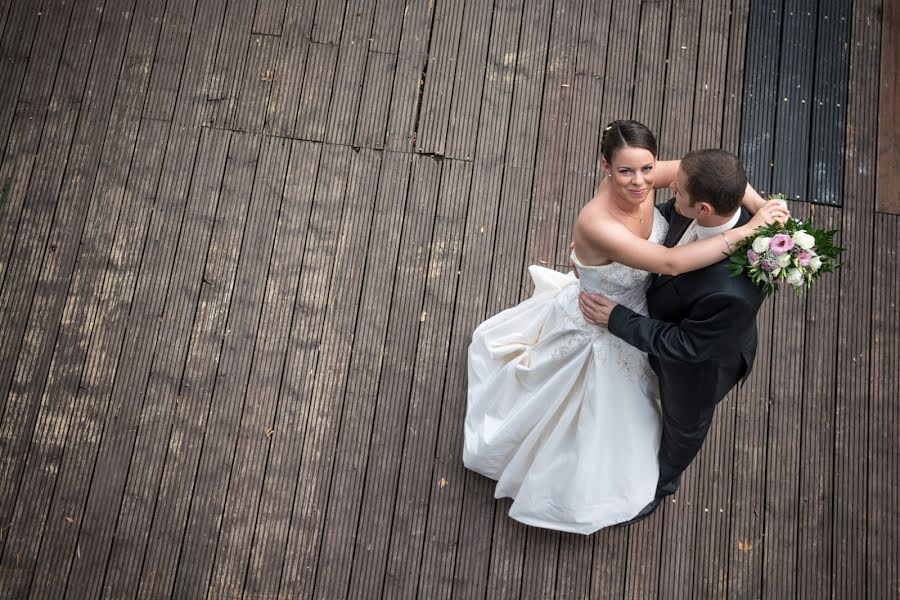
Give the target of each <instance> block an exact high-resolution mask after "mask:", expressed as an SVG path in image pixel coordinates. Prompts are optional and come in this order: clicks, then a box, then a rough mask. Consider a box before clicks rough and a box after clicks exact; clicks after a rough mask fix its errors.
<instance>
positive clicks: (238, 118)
mask: <svg viewBox="0 0 900 600" xmlns="http://www.w3.org/2000/svg"><path fill="white" fill-rule="evenodd" d="M280 44H281V39H280V38H277V37H273V36H269V35H262V36H260V35H257V36H254V37H253V39H252V40H251V42H250V49H249V51H248V54H249V56H248V57H247V69H246V72H245V73H244V76H243V78H242V79H241V91H240V94H239V96H238V99H237V102H236V105H235V107H234V113H233V114H232V115H231V116H230V117H229V122H230V124H231V125H230V127H231V128H232V129H237V130H238V131H254V132H261V131H263V127H264V124H265V121H266V113H267V112H268V104H269V96H270V94H271V93H272V86H273V83H274V81H275V78H276V77H278V71H277V61H278V51H279V49H280Z"/></svg>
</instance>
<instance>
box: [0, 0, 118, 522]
mask: <svg viewBox="0 0 900 600" xmlns="http://www.w3.org/2000/svg"><path fill="white" fill-rule="evenodd" d="M133 7H134V3H133V0H122V3H121V4H119V5H118V6H111V7H110V8H111V9H112V10H110V11H109V12H107V13H106V16H105V18H103V19H102V20H101V23H100V26H99V33H98V34H96V54H95V56H96V57H97V60H91V59H89V60H91V67H90V72H89V75H88V77H87V81H86V84H85V88H83V89H84V94H85V96H86V97H87V98H89V99H90V101H89V102H87V103H86V104H85V106H84V110H82V111H81V112H80V114H79V115H78V116H77V117H76V118H77V123H78V125H77V128H76V129H75V132H74V136H73V138H71V144H72V146H71V149H70V155H69V156H68V157H67V159H64V163H63V164H64V165H65V175H64V176H63V177H62V181H60V183H59V185H60V188H59V189H58V190H56V191H50V193H51V194H54V196H50V197H44V198H40V199H39V200H37V202H35V205H34V209H35V212H32V211H31V210H29V209H31V208H32V207H31V206H28V207H26V211H25V213H24V214H23V217H24V219H31V218H33V219H34V220H35V221H38V222H40V221H45V222H46V221H49V223H48V224H47V225H46V226H45V229H43V230H39V231H31V232H30V233H31V234H32V236H34V237H32V239H31V240H29V241H30V242H31V243H32V244H34V245H35V246H37V247H35V250H36V251H37V252H41V253H43V254H44V256H43V259H42V260H35V262H34V263H33V267H32V268H33V271H32V272H31V273H29V276H28V278H27V279H26V280H21V279H20V280H19V281H20V283H21V284H22V287H23V288H26V289H28V288H29V287H30V289H31V290H32V293H33V296H32V297H31V298H30V301H31V306H30V307H29V309H28V310H27V311H23V312H22V313H21V315H20V316H19V318H20V319H22V320H24V321H25V323H24V324H25V326H24V328H22V329H21V330H20V331H21V333H19V334H18V335H21V338H20V337H18V336H17V335H9V336H8V337H7V340H8V341H9V342H10V343H11V345H15V346H18V350H19V353H18V357H17V360H16V361H15V371H14V374H13V381H12V384H11V386H10V393H9V396H8V399H7V404H6V406H7V411H6V413H5V414H4V420H3V432H4V435H3V438H2V439H3V441H4V442H5V444H6V447H7V448H8V449H10V457H9V458H8V459H7V460H6V461H4V463H3V473H2V476H0V477H2V479H3V480H4V481H5V482H7V483H8V484H11V485H13V486H16V487H18V482H19V481H20V479H21V476H22V469H23V467H24V463H25V459H26V456H27V453H28V448H29V446H30V444H31V437H32V433H33V431H34V427H35V424H36V420H37V414H38V408H39V406H38V403H39V400H38V398H40V397H41V395H42V391H43V389H44V384H45V382H46V378H47V371H48V370H49V369H50V359H51V357H52V355H53V348H54V347H55V345H56V336H57V333H58V331H59V324H60V321H61V319H62V317H63V315H62V312H63V307H64V305H65V300H66V293H67V287H68V284H69V281H70V278H71V275H72V270H73V268H74V263H75V260H76V258H77V256H78V252H79V248H80V241H81V239H80V238H81V235H82V231H83V229H84V222H85V216H86V214H87V212H88V205H89V202H90V197H91V192H92V188H93V185H94V182H95V179H96V176H97V170H98V163H99V161H100V152H101V149H102V143H101V144H98V143H97V140H98V139H99V140H103V139H104V137H105V130H106V127H107V124H108V122H109V118H110V111H111V108H112V103H113V96H114V93H115V89H116V88H115V87H114V86H109V85H107V82H108V81H109V80H110V79H116V76H117V75H118V73H119V69H120V67H121V61H122V57H123V54H124V50H125V43H126V41H127V38H128V31H129V28H130V26H131V19H130V13H131V10H132V9H133ZM123 14H124V15H125V16H124V17H123ZM92 25H95V26H96V24H92ZM92 33H93V32H92ZM76 93H78V92H76ZM63 143H65V142H63ZM61 167H62V165H58V166H57V168H61ZM29 225H30V223H28V222H27V221H24V220H23V226H25V227H26V231H28V229H27V228H28V226H29ZM41 244H46V247H47V252H46V253H44V252H43V249H42V248H40V245H41ZM19 247H20V248H21V246H19ZM26 252H27V250H26ZM35 258H37V257H35ZM32 278H33V279H35V280H36V281H34V282H33V283H32ZM14 281H15V280H12V281H9V282H7V283H8V284H9V283H13V282H14ZM13 289H14V288H13ZM19 344H21V345H19ZM6 427H10V431H8V432H7V430H6ZM7 433H9V434H11V435H6V434H7ZM5 487H6V486H4V488H5ZM15 496H16V494H15V493H14V492H12V493H10V492H8V491H7V490H6V489H3V491H2V492H0V497H2V498H3V500H2V501H0V515H4V517H6V516H8V515H10V514H11V513H12V511H13V508H14V506H15Z"/></svg>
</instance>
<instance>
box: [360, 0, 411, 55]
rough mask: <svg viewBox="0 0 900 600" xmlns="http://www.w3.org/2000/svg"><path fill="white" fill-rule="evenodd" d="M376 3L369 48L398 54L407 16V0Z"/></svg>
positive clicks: (382, 0)
mask: <svg viewBox="0 0 900 600" xmlns="http://www.w3.org/2000/svg"><path fill="white" fill-rule="evenodd" d="M376 4H377V5H376V7H375V19H374V21H373V24H372V39H370V40H369V50H373V51H375V52H383V53H395V54H396V52H397V48H399V47H400V36H401V34H402V32H403V23H404V20H405V16H406V0H381V1H380V2H377V3H376Z"/></svg>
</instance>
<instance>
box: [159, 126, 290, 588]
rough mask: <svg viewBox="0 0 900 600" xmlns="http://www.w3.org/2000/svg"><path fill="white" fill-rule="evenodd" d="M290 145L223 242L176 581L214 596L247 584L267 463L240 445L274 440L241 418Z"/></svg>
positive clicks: (262, 170) (262, 161)
mask: <svg viewBox="0 0 900 600" xmlns="http://www.w3.org/2000/svg"><path fill="white" fill-rule="evenodd" d="M289 150H290V146H289V142H288V141H287V140H284V139H279V138H268V139H267V140H265V142H264V143H263V147H262V149H261V151H260V156H259V162H258V164H257V166H256V177H255V180H254V184H253V191H252V197H251V200H250V206H249V208H248V209H247V210H248V214H247V217H246V225H245V226H244V227H243V236H242V238H241V240H240V243H239V244H238V245H237V247H235V244H222V249H223V250H225V249H226V248H228V247H229V246H231V249H230V250H228V252H230V253H233V259H234V261H235V264H236V267H237V269H236V274H235V275H234V283H233V288H232V292H231V301H230V304H229V309H228V313H227V320H223V325H224V327H223V329H222V333H223V334H224V339H223V340H222V341H221V351H220V354H219V356H218V357H216V358H217V360H216V361H215V362H214V363H210V364H209V366H208V367H207V368H206V369H204V370H205V371H206V372H207V373H210V374H211V373H214V374H215V378H214V380H213V381H211V382H210V383H211V384H212V385H211V388H212V389H210V392H212V394H211V397H210V398H209V399H207V400H206V401H207V402H210V401H212V403H211V404H209V405H208V411H209V412H208V415H209V416H208V417H207V423H206V426H205V431H204V439H203V445H202V453H201V455H200V461H199V468H198V470H197V472H196V474H195V475H194V476H193V479H194V480H195V483H194V485H193V488H192V492H190V493H191V494H192V496H193V500H192V506H191V513H190V517H189V520H188V523H187V532H186V534H185V538H184V540H185V541H184V542H183V543H182V546H183V550H182V556H181V559H180V565H179V569H180V570H181V572H182V574H187V575H188V577H187V579H186V580H185V581H183V582H176V588H180V589H187V590H191V593H195V590H204V589H207V587H208V588H209V591H208V594H209V595H210V596H212V597H226V596H234V595H240V593H241V591H242V590H243V585H244V575H245V571H246V564H247V559H248V558H249V554H250V548H251V546H252V536H253V530H254V524H255V516H256V515H255V506H256V503H257V502H258V500H259V492H260V489H261V482H262V477H263V475H264V471H263V470H261V469H260V464H259V462H255V461H254V462H253V463H252V466H249V465H248V462H247V460H246V459H247V457H246V456H240V457H238V456H237V455H236V452H237V449H238V446H239V444H240V440H242V439H247V440H248V441H249V440H250V439H252V438H255V440H254V441H256V440H261V441H263V442H265V441H266V440H267V433H266V431H267V427H265V426H262V424H261V423H260V424H259V426H257V427H254V429H253V430H252V431H250V430H247V429H244V427H243V425H242V421H243V419H244V418H250V419H252V416H251V414H248V413H252V412H253V411H254V410H255V406H256V398H252V397H249V396H246V391H247V385H248V381H249V377H250V370H251V362H252V360H253V356H254V350H255V348H254V343H253V342H254V340H256V339H257V332H258V328H259V318H260V311H261V309H262V303H263V294H264V292H265V284H266V278H267V272H268V268H269V264H270V261H271V256H272V239H273V236H274V234H275V229H276V226H277V221H278V212H279V207H280V205H281V200H282V197H283V191H284V183H285V175H286V169H287V165H288V158H289ZM238 252H239V253H240V255H239V257H238ZM189 361H190V359H189ZM207 377H208V375H207ZM201 397H202V396H201ZM269 435H272V434H269ZM241 446H243V445H241ZM240 467H244V468H243V469H241V468H240ZM195 468H197V467H195ZM252 473H255V474H256V475H255V476H254V475H253V474H252ZM181 495H182V497H183V496H184V495H186V494H181ZM248 505H249V506H248ZM251 508H252V511H251ZM197 540H199V541H200V542H201V543H200V544H199V546H200V547H202V548H203V554H204V555H203V556H201V557H191V556H190V555H186V554H185V552H184V551H185V550H187V549H189V548H190V546H188V547H184V546H185V544H186V543H187V542H190V541H194V542H195V543H196V541H197ZM223 565H224V566H225V568H224V570H223V568H222V566H223ZM207 580H208V581H209V585H207V584H206V583H207Z"/></svg>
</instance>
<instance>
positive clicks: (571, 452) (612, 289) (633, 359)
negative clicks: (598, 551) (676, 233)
mask: <svg viewBox="0 0 900 600" xmlns="http://www.w3.org/2000/svg"><path fill="white" fill-rule="evenodd" d="M600 150H601V154H602V157H603V158H602V160H601V166H602V168H603V170H604V171H605V173H606V176H605V177H604V178H603V181H602V182H601V183H600V185H599V186H598V188H597V190H596V192H595V194H594V197H593V198H592V199H591V200H590V201H589V202H588V203H587V204H586V205H585V206H584V208H582V210H581V212H580V213H579V215H578V219H577V220H576V223H575V230H574V244H573V247H574V249H573V252H572V255H571V261H572V264H573V265H574V266H575V269H576V272H573V273H569V274H562V273H559V272H557V271H553V270H550V269H545V268H542V267H539V266H531V267H529V273H530V275H531V277H532V279H533V280H534V294H533V295H532V297H531V298H529V299H527V300H525V301H524V302H522V303H521V304H519V305H517V306H515V307H513V308H510V309H508V310H505V311H503V312H501V313H500V314H498V315H495V316H494V317H492V318H490V319H488V320H487V321H485V322H484V323H482V324H481V325H479V326H478V328H477V329H476V330H475V333H474V334H473V337H472V343H471V345H470V347H469V356H468V371H469V373H468V374H469V389H468V406H467V412H466V422H465V445H464V449H463V461H464V463H465V465H466V467H467V468H469V469H471V470H473V471H477V472H478V473H481V474H482V475H485V476H487V477H490V478H491V479H495V480H496V481H497V488H496V492H495V494H494V495H495V497H497V498H503V497H509V498H513V499H514V502H513V504H512V507H511V508H510V511H509V516H510V517H512V518H513V519H516V520H517V521H521V522H522V523H525V524H528V525H533V526H536V527H545V528H549V529H557V530H561V531H570V532H575V533H582V534H590V533H593V532H595V531H597V530H598V529H601V528H603V527H607V526H609V525H613V524H615V523H621V522H624V521H627V520H629V519H631V518H632V517H634V516H635V515H636V514H637V513H638V512H639V511H640V510H641V509H642V508H643V507H644V506H646V505H647V504H648V503H649V502H650V501H651V500H652V499H653V497H654V494H655V490H656V485H657V478H658V465H657V451H658V449H659V440H660V434H661V422H660V415H659V406H658V404H659V391H658V387H657V382H656V376H655V375H654V373H653V372H652V371H651V369H650V366H649V363H648V361H647V356H646V354H644V353H642V352H640V351H639V350H637V349H636V348H634V347H633V346H630V345H629V344H627V343H626V342H624V341H622V340H621V339H619V338H617V337H615V336H613V335H611V334H610V333H609V332H608V331H607V330H606V329H604V328H600V327H596V326H594V325H591V324H589V323H586V322H585V320H584V317H583V316H582V313H581V311H580V309H579V306H578V294H579V292H580V291H582V290H583V291H585V292H588V293H600V294H602V295H604V296H606V297H608V298H609V299H611V300H613V301H615V302H618V303H620V304H624V305H625V306H627V307H628V308H630V309H632V310H634V311H636V312H638V313H641V314H645V315H646V314H647V310H646V300H645V297H644V293H645V291H646V289H647V287H648V286H649V284H650V281H651V277H652V273H659V274H668V275H677V274H679V273H683V272H685V271H691V270H695V269H699V268H702V267H706V266H709V265H711V264H713V263H716V262H718V261H720V260H722V258H723V253H724V252H725V251H726V250H727V246H728V244H734V243H736V242H738V241H740V240H742V239H744V238H745V237H747V236H749V235H751V234H752V233H753V231H754V230H755V229H756V228H757V227H759V226H761V225H764V224H766V223H768V222H771V221H772V219H773V214H774V213H773V210H770V208H772V207H769V206H766V204H765V201H764V200H763V199H762V198H760V196H759V195H758V194H757V193H756V192H755V191H754V190H753V188H751V187H750V186H749V185H748V186H747V192H746V194H745V196H744V205H745V206H746V207H747V208H748V210H750V211H751V212H755V213H756V214H755V216H754V217H753V219H752V220H751V221H750V222H748V223H747V224H746V225H744V226H741V227H737V228H735V229H732V230H730V231H729V232H728V235H727V238H726V240H723V239H722V238H721V236H716V237H713V238H710V239H706V240H702V241H696V242H692V243H689V244H684V245H682V246H679V247H676V248H666V247H665V246H663V245H662V242H663V239H664V238H665V236H666V231H667V227H668V225H667V222H666V220H665V218H663V216H662V214H661V213H660V212H659V211H658V210H656V209H655V208H654V205H653V190H654V189H655V188H662V187H667V186H669V185H672V183H673V182H674V180H675V174H676V172H677V171H678V165H679V161H657V160H656V139H655V137H654V136H653V133H652V132H650V130H649V129H647V127H645V126H644V125H642V124H640V123H638V122H636V121H615V122H613V123H612V124H610V125H609V126H608V127H607V128H606V129H605V130H604V133H603V138H602V140H601V144H600ZM764 206H766V209H764V210H761V209H762V208H763V207H764ZM579 277H580V279H579Z"/></svg>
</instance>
